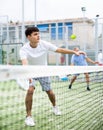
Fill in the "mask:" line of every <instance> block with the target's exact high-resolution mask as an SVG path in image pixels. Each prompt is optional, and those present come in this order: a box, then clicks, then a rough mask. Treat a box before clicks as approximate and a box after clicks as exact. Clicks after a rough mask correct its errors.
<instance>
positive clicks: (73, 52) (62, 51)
mask: <svg viewBox="0 0 103 130" xmlns="http://www.w3.org/2000/svg"><path fill="white" fill-rule="evenodd" d="M56 52H57V53H63V54H76V55H80V53H79V52H76V51H73V50H69V49H64V48H58V49H57V50H56Z"/></svg>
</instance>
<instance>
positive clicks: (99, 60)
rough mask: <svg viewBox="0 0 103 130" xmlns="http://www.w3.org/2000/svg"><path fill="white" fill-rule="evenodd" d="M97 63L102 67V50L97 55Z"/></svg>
mask: <svg viewBox="0 0 103 130" xmlns="http://www.w3.org/2000/svg"><path fill="white" fill-rule="evenodd" d="M98 62H99V65H100V66H102V65H103V53H102V50H100V52H99V53H98Z"/></svg>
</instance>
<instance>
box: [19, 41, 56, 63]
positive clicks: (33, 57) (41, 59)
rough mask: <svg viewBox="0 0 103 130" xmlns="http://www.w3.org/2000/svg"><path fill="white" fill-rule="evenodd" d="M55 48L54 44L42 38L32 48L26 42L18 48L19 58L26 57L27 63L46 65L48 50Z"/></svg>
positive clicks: (54, 49)
mask: <svg viewBox="0 0 103 130" xmlns="http://www.w3.org/2000/svg"><path fill="white" fill-rule="evenodd" d="M56 50H57V47H56V46H55V45H53V44H51V43H49V42H46V41H43V40H40V41H39V43H38V46H37V47H36V48H32V47H31V46H30V43H29V42H28V43H26V44H25V45H24V46H23V47H21V49H20V59H21V60H22V59H27V60H28V64H29V65H47V53H48V51H53V52H55V51H56Z"/></svg>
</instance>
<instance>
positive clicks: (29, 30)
mask: <svg viewBox="0 0 103 130" xmlns="http://www.w3.org/2000/svg"><path fill="white" fill-rule="evenodd" d="M33 32H39V29H38V28H37V27H28V28H27V29H26V30H25V35H26V37H27V36H28V35H31V34H32V33H33Z"/></svg>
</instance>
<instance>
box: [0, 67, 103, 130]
mask: <svg viewBox="0 0 103 130" xmlns="http://www.w3.org/2000/svg"><path fill="white" fill-rule="evenodd" d="M85 73H88V74H89V78H90V82H89V87H90V89H91V90H90V91H88V90H87V83H86V78H85V75H84V74H85ZM0 74H1V75H0V130H51V129H52V130H103V66H87V67H84V66H78V67H77V66H5V65H1V66H0ZM75 74H76V75H77V74H78V76H77V79H76V81H75V82H74V83H73V84H72V88H71V89H70V88H69V84H70V82H71V79H72V78H73V76H75ZM79 74H80V75H79ZM47 76H49V77H50V79H51V86H52V90H53V92H54V93H55V96H56V103H57V106H58V108H59V109H60V111H61V113H62V114H61V115H60V116H55V115H54V114H53V111H52V105H51V103H50V101H49V99H48V96H47V94H46V93H45V92H42V90H41V85H40V83H39V82H38V81H36V85H35V88H36V89H35V92H34V94H33V105H32V117H33V118H34V119H35V123H36V124H35V126H34V127H29V126H26V125H25V123H24V120H25V118H26V108H25V96H26V93H27V91H26V90H27V89H28V80H27V79H28V78H42V77H47ZM24 90H25V91H24Z"/></svg>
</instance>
